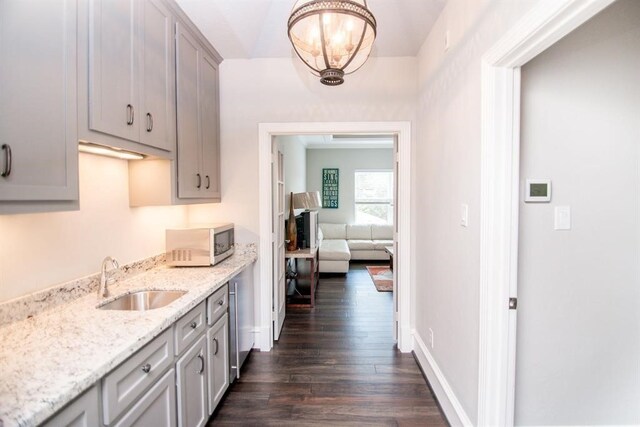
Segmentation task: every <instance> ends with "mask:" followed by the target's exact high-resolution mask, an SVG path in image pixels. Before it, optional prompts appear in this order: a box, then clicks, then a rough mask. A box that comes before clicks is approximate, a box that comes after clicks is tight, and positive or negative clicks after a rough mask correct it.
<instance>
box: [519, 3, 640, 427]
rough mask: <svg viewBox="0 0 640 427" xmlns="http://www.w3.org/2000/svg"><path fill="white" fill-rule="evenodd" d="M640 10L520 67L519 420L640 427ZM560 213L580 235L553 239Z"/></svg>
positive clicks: (620, 11)
mask: <svg viewBox="0 0 640 427" xmlns="http://www.w3.org/2000/svg"><path fill="white" fill-rule="evenodd" d="M638 23H640V2H638V1H637V0H619V1H618V2H617V3H614V4H613V5H612V6H610V7H609V8H608V9H605V11H603V12H602V13H600V14H599V15H598V16H596V17H595V18H593V19H592V20H590V21H589V22H587V23H586V24H584V25H583V26H582V27H580V28H578V29H577V30H576V31H574V32H573V33H571V34H570V35H569V36H567V37H566V38H564V39H563V40H561V41H560V42H558V43H557V44H555V45H554V46H552V47H551V48H550V49H548V50H547V51H546V52H544V53H543V54H541V55H540V56H538V57H537V58H535V59H534V60H533V61H531V62H530V63H529V64H527V65H526V66H525V67H523V70H522V88H523V90H522V93H523V98H522V128H521V129H522V140H521V150H522V151H521V178H522V179H525V178H527V177H529V178H532V177H535V178H549V179H551V180H552V181H553V192H552V194H553V199H552V201H551V203H548V204H546V203H545V204H529V203H521V205H520V242H519V243H520V248H519V254H520V255H519V276H518V300H519V304H518V342H517V365H516V366H517V372H516V423H517V424H518V425H549V424H562V425H586V424H589V425H595V424H608V425H619V424H635V425H637V424H640V365H639V363H640V362H639V359H638V358H639V357H640V310H639V309H638V308H639V307H640V286H639V284H640V263H639V259H640V77H639V76H640V74H639V71H640V48H639V46H640V25H639V24H638ZM557 206H570V207H571V215H572V220H573V224H572V229H571V230H570V231H554V230H553V216H554V208H555V207H557Z"/></svg>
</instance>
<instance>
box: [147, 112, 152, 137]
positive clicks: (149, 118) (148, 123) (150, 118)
mask: <svg viewBox="0 0 640 427" xmlns="http://www.w3.org/2000/svg"><path fill="white" fill-rule="evenodd" d="M152 130H153V116H152V115H151V113H147V132H151V131H152Z"/></svg>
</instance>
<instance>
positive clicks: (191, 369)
mask: <svg viewBox="0 0 640 427" xmlns="http://www.w3.org/2000/svg"><path fill="white" fill-rule="evenodd" d="M206 358H207V342H206V339H205V336H204V335H202V336H201V337H200V339H198V340H197V341H196V343H195V344H193V345H192V346H191V348H189V349H188V350H187V351H186V352H185V353H184V354H183V355H182V357H180V359H178V362H177V363H176V378H177V392H178V426H180V427H200V426H203V425H204V424H205V423H206V422H207V419H208V418H209V413H208V411H207V409H208V405H207V378H208V376H209V368H208V366H207V360H206Z"/></svg>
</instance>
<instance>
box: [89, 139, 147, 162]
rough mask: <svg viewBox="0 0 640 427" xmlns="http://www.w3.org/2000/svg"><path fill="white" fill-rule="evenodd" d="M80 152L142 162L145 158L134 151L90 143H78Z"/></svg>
mask: <svg viewBox="0 0 640 427" xmlns="http://www.w3.org/2000/svg"><path fill="white" fill-rule="evenodd" d="M78 150H79V151H81V152H83V153H90V154H97V155H99V156H107V157H115V158H118V159H124V160H142V159H144V156H143V155H142V154H138V153H134V152H133V151H126V150H121V149H118V148H111V147H107V146H104V145H97V144H92V143H90V142H85V141H78Z"/></svg>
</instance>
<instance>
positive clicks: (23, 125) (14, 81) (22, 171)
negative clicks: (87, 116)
mask: <svg viewBox="0 0 640 427" xmlns="http://www.w3.org/2000/svg"><path fill="white" fill-rule="evenodd" d="M76 6H77V5H76V2H74V1H71V0H67V1H65V0H35V1H28V2H25V1H21V0H3V1H0V147H2V148H1V149H0V175H1V176H0V200H1V201H3V202H6V201H11V202H15V203H2V204H0V213H7V212H20V211H37V210H55V209H56V208H53V209H47V208H46V207H45V208H44V209H43V208H42V207H40V208H39V207H37V206H35V205H33V202H34V201H35V202H38V201H52V202H53V203H52V205H53V204H55V203H58V205H57V206H58V207H57V209H68V208H65V207H63V206H62V205H63V204H64V203H68V201H77V199H78V148H77V126H76V123H77V97H76V56H77V55H76V53H77V50H76V30H77V7H76ZM27 201H28V202H30V203H32V204H31V205H29V206H26V205H25V204H26V202H27Z"/></svg>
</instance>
